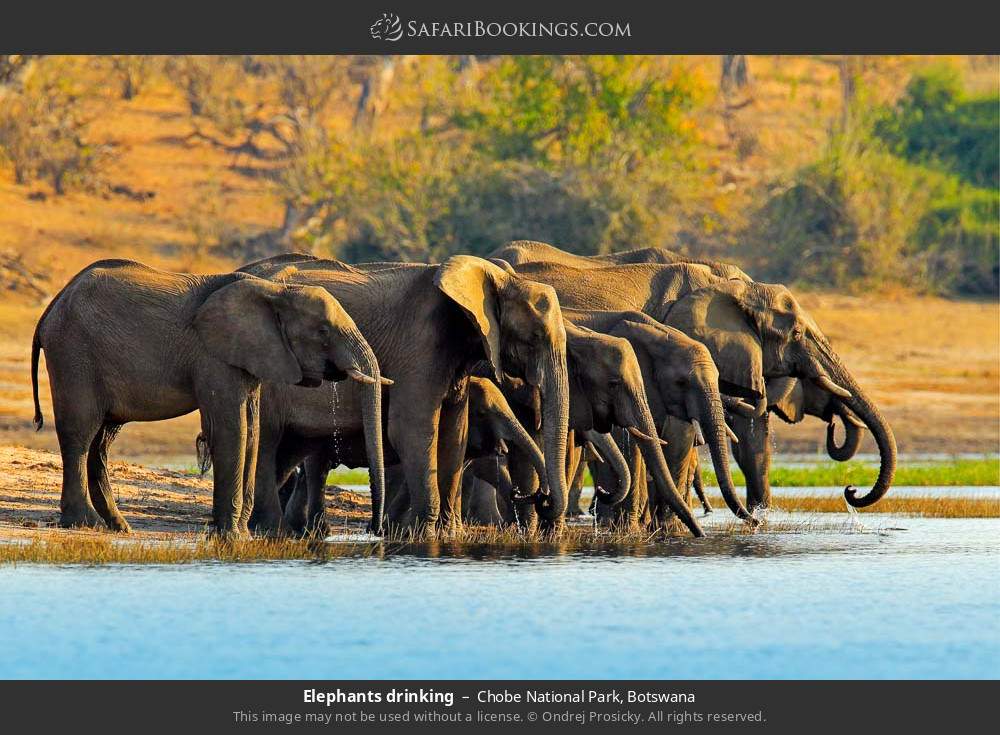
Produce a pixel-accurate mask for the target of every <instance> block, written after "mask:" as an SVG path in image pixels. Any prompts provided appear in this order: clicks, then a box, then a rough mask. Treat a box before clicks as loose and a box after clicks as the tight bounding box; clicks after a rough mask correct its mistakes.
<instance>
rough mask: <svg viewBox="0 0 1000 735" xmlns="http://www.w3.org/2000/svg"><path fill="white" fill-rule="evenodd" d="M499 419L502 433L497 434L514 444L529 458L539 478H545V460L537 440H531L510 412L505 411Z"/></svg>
mask: <svg viewBox="0 0 1000 735" xmlns="http://www.w3.org/2000/svg"><path fill="white" fill-rule="evenodd" d="M498 419H499V421H500V424H501V431H499V432H497V434H498V435H499V436H502V437H503V438H504V439H506V440H508V441H510V442H513V443H514V444H515V445H516V446H517V447H518V448H519V449H521V450H522V451H523V452H524V453H525V455H526V456H527V458H528V461H530V462H531V466H532V467H534V468H535V472H536V473H538V476H539V477H540V478H541V477H545V458H544V457H543V456H542V450H541V449H539V448H538V445H537V444H536V443H535V440H534V439H532V438H531V435H530V434H529V433H528V431H527V430H526V429H525V428H524V426H522V425H521V422H520V421H518V420H517V417H516V416H514V414H513V413H512V412H510V411H503V412H502V413H501V414H500V415H499V417H498Z"/></svg>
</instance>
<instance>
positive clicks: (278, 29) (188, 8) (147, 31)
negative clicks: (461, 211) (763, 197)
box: [0, 0, 1000, 54]
mask: <svg viewBox="0 0 1000 735" xmlns="http://www.w3.org/2000/svg"><path fill="white" fill-rule="evenodd" d="M996 14H997V13H996V6H992V5H991V4H989V3H982V2H978V3H971V2H970V3H957V2H949V3H905V4H904V3H871V2H869V3H846V2H814V3H804V2H796V3H775V2H769V3H768V2H752V3H751V2H732V1H731V0H721V1H719V0H717V1H716V2H709V3H697V2H690V1H685V2H654V1H653V0H645V1H642V2H637V1H635V0H605V1H604V2H588V3H584V2H561V3H553V2H524V1H523V0H517V1H505V2H502V3H473V2H468V1H466V2H456V1H455V0H422V1H421V2H412V1H411V2H405V1H404V0H378V1H377V2H374V3H345V2H342V1H339V2H338V1H335V0H312V1H310V2H301V1H298V0H296V1H292V0H285V1H284V2H272V3H223V2H210V3H205V2H203V3H200V4H197V5H195V4H184V3H177V2H171V3H131V4H129V5H127V6H123V7H119V8H108V7H107V6H104V7H102V5H101V4H100V3H75V4H64V5H60V6H58V7H57V6H55V5H54V4H49V3H34V4H32V3H18V4H8V7H6V8H5V9H4V11H3V16H4V17H3V18H2V20H0V52H5V53H212V54H215V53H218V54H227V53H258V54H267V53H311V54H387V53H389V54H430V53H435V54H437V53H441V54H512V53H538V54H550V53H566V54H578V53H644V54H645V53H649V54H672V53H705V54H715V53H737V52H738V53H782V54H793V53H795V54H798V53H859V54H861V53H991V52H995V51H997V50H1000V49H998V47H1000V41H998V34H997V33H996V28H997V27H998V24H997V18H996V17H995V16H996Z"/></svg>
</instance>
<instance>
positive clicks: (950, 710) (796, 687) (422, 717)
mask: <svg viewBox="0 0 1000 735" xmlns="http://www.w3.org/2000/svg"><path fill="white" fill-rule="evenodd" d="M2 686H3V689H2V691H3V694H2V696H0V704H2V706H3V710H4V722H5V725H6V728H9V729H7V732H27V731H34V730H35V728H38V727H42V728H44V730H45V731H47V732H53V731H59V730H58V729H57V728H59V729H61V728H80V727H85V728H86V727H93V726H96V727H100V732H101V733H102V735H106V734H107V733H117V732H130V733H132V732H173V733H182V732H212V733H220V732H260V731H268V730H273V731H281V732H298V731H306V730H309V731H315V730H317V729H324V728H327V729H335V730H337V731H340V732H376V733H377V732H408V731H411V730H434V731H448V732H464V733H469V732H475V731H482V732H499V731H505V732H521V731H529V730H530V731H537V730H538V729H539V728H545V729H546V730H548V731H552V732H620V731H623V730H626V729H627V730H629V731H634V732H662V731H669V730H683V731H685V732H720V731H727V732H737V731H744V730H747V731H750V730H753V731H759V732H775V733H784V732H788V733H802V732H806V733H817V732H840V733H844V732H846V733H853V732H875V731H877V730H883V729H885V730H886V731H889V732H892V731H896V732H898V731H901V730H902V729H904V728H905V731H906V732H931V731H936V730H937V731H940V728H948V727H954V726H955V725H974V724H982V725H984V726H985V724H986V723H988V722H990V721H991V719H992V717H991V716H990V710H991V708H993V707H994V706H995V700H994V699H993V697H995V696H996V695H997V694H1000V687H998V686H997V683H996V682H982V681H978V682H955V681H947V682H935V681H919V682H917V681H914V682H901V681H875V682H871V681H830V682H819V681H617V682H594V681H530V682H529V681H481V682H476V681H377V682H376V681H371V682H365V681H323V682H316V681H312V682H300V681H183V682H179V681H76V682H70V681H34V682H25V681H18V682H5V683H3V685H2ZM29 728H30V730H29Z"/></svg>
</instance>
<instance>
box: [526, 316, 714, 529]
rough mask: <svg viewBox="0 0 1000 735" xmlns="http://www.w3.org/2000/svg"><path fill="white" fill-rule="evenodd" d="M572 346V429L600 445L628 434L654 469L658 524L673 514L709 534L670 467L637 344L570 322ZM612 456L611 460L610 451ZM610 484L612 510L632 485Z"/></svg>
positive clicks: (653, 507)
mask: <svg viewBox="0 0 1000 735" xmlns="http://www.w3.org/2000/svg"><path fill="white" fill-rule="evenodd" d="M566 347H567V367H568V370H569V395H570V411H569V428H570V429H572V430H573V431H574V433H577V434H580V435H582V437H583V438H584V439H586V440H589V441H592V442H595V443H599V444H600V445H605V444H606V443H607V442H608V441H609V439H608V438H607V437H605V436H598V435H606V434H607V433H608V432H609V431H611V429H612V428H613V427H616V426H617V427H621V428H622V429H623V430H625V431H627V432H628V434H629V435H630V436H631V437H632V441H634V442H635V444H636V446H637V447H638V451H639V452H640V453H641V455H642V458H643V460H644V462H645V464H646V466H647V467H648V471H649V475H650V476H651V477H652V480H653V483H654V487H655V490H656V492H655V494H654V495H653V502H652V503H651V510H652V513H651V520H652V521H653V523H654V524H656V525H662V523H663V522H664V521H665V520H666V518H667V517H668V516H669V513H670V512H672V513H674V514H675V515H676V516H677V517H678V518H679V519H680V520H681V522H683V523H684V525H685V526H687V528H688V529H689V530H690V531H691V533H692V534H693V535H695V536H702V535H704V532H703V531H702V530H701V527H700V526H699V525H698V522H697V520H695V518H694V516H693V515H692V514H691V511H690V508H688V506H687V504H686V503H685V502H684V500H683V498H681V497H680V495H679V494H678V493H677V488H676V486H675V485H674V482H673V479H672V477H671V474H670V470H669V468H668V467H667V463H666V460H665V458H664V456H663V450H662V447H661V441H660V439H659V438H658V436H657V427H656V422H655V421H654V419H653V414H652V412H651V411H650V408H649V402H648V397H647V393H646V388H645V382H644V379H643V374H642V371H641V369H640V367H639V360H638V358H637V357H636V353H635V351H634V350H633V349H632V345H631V344H630V343H629V341H628V340H627V339H624V338H622V337H616V336H613V335H609V334H602V333H600V332H597V331H594V330H592V329H589V328H587V327H584V326H580V325H578V324H574V323H573V322H572V321H570V320H567V322H566ZM510 398H511V397H510V396H508V399H510ZM516 400H517V399H514V401H516ZM587 432H595V433H589V434H588V433H587ZM598 450H599V451H601V453H602V454H605V451H606V450H602V448H601V446H598ZM606 456H610V452H609V453H608V454H607V455H606ZM577 461H579V460H578V459H577ZM609 466H612V465H610V464H609ZM511 471H512V474H513V475H514V477H515V482H516V484H517V486H518V487H519V488H520V489H521V490H522V491H523V492H528V491H530V489H531V486H530V484H529V482H530V480H526V479H525V477H524V475H523V474H521V473H520V472H519V471H518V468H517V467H512V470H511ZM575 472H576V467H575V466H572V465H570V466H567V468H566V474H567V476H568V477H572V476H573V475H574V474H575ZM605 485H607V486H610V487H611V488H613V489H611V490H609V489H607V487H605V492H604V493H601V496H602V498H603V500H604V502H606V503H607V504H608V505H616V504H618V503H620V502H621V501H622V500H623V499H624V498H625V497H626V496H627V494H628V490H629V486H630V484H629V482H627V481H626V480H625V478H624V477H621V476H619V477H618V478H617V479H616V480H615V481H613V482H607V483H605Z"/></svg>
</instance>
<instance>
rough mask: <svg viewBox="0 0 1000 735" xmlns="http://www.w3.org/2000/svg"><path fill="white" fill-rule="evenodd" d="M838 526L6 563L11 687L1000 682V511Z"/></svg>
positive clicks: (6, 661)
mask: <svg viewBox="0 0 1000 735" xmlns="http://www.w3.org/2000/svg"><path fill="white" fill-rule="evenodd" d="M713 516H715V517H714V518H713V517H712V516H710V517H709V520H708V521H707V525H708V526H709V527H710V529H711V528H712V527H715V528H716V531H718V528H717V527H718V526H721V525H725V524H727V523H728V520H726V519H725V518H723V514H721V513H720V514H713ZM844 518H845V517H844V516H815V517H806V518H804V517H802V516H794V515H789V516H786V517H773V518H772V519H771V526H770V530H769V531H767V532H764V533H758V534H754V535H724V534H720V533H715V534H711V533H710V535H709V537H708V538H706V539H699V540H692V539H678V540H675V541H671V542H666V543H657V544H652V543H650V544H644V545H643V544H640V545H636V546H634V547H632V548H629V549H621V548H614V547H611V546H608V547H607V548H597V549H594V550H587V551H586V552H581V551H579V550H578V549H573V548H562V547H560V546H559V545H549V544H519V545H516V546H510V547H507V548H505V549H502V550H498V549H497V548H496V547H487V546H481V547H475V546H473V547H470V546H461V547H459V546H456V545H454V544H450V543H448V542H444V541H441V542H435V543H428V544H410V545H388V546H386V547H385V548H383V549H382V551H381V553H379V554H378V555H376V556H374V557H370V556H369V557H366V558H361V557H356V558H355V557H347V558H330V559H329V560H324V561H311V562H302V561H300V562H268V563H259V564H238V565H224V564H219V563H205V564H191V565H186V566H159V567H156V566H101V567H86V566H74V567H70V566H66V567H52V566H32V565H19V566H8V567H2V568H0V585H2V589H3V591H4V593H3V595H0V631H4V634H5V641H4V643H5V645H4V655H3V656H2V657H0V678H6V677H68V678H74V677H83V678H87V677H98V678H100V677H120V678H143V677H151V678H159V677H163V678H188V677H207V678H215V677H222V678H226V677H232V678H243V677H249V678H338V677H343V678H371V677H375V678H393V677H399V678H409V677H431V678H449V677H454V678H467V677H468V678H476V677H479V678H522V677H526V678H532V677H537V678H605V677H607V678H629V677H631V678H872V677H874V678H963V677H974V678H978V677H997V676H1000V667H998V663H997V662H998V660H1000V623H998V621H1000V564H998V556H997V538H998V532H1000V521H997V520H993V519H962V520H956V519H920V518H907V519H901V518H898V517H896V518H893V517H888V516H879V515H877V514H866V515H864V516H863V517H862V518H861V521H860V522H859V521H858V520H857V519H850V518H848V519H847V520H846V521H845V520H844ZM859 523H862V524H863V525H859ZM349 540H350V539H344V541H349Z"/></svg>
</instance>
